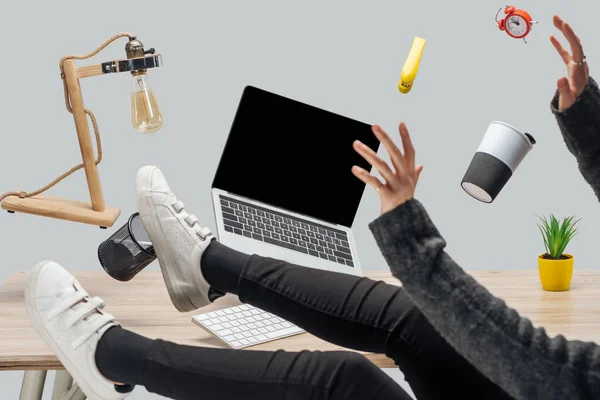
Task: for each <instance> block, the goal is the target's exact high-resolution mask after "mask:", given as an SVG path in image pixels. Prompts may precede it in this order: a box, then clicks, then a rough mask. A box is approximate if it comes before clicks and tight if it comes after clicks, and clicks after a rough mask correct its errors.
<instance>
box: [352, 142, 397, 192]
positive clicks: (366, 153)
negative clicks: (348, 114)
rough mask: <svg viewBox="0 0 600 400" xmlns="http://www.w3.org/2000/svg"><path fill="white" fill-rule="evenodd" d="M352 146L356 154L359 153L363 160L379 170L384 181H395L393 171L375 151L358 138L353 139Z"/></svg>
mask: <svg viewBox="0 0 600 400" xmlns="http://www.w3.org/2000/svg"><path fill="white" fill-rule="evenodd" d="M353 147H354V150H356V152H357V153H358V154H360V155H361V156H362V157H363V158H364V159H365V160H367V162H368V163H369V164H371V165H372V166H373V167H375V168H376V169H377V171H379V173H380V174H381V176H383V179H385V180H386V182H388V183H390V185H393V183H392V182H394V181H395V175H394V172H393V171H392V170H391V169H390V167H389V165H388V164H387V163H386V162H385V161H383V160H382V159H381V158H379V157H378V156H377V153H375V152H374V151H373V150H372V149H371V148H370V147H368V146H367V145H365V144H364V143H362V142H361V141H359V140H355V141H354V144H353Z"/></svg>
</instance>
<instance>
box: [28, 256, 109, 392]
mask: <svg viewBox="0 0 600 400" xmlns="http://www.w3.org/2000/svg"><path fill="white" fill-rule="evenodd" d="M49 262H50V261H42V262H40V263H38V264H36V266H35V267H33V269H32V270H31V271H29V272H28V273H27V276H26V277H25V280H26V282H27V289H26V290H25V307H26V309H27V314H29V318H30V319H31V322H32V323H33V326H34V328H35V330H36V331H37V333H38V334H39V335H40V337H41V338H42V339H43V340H44V342H46V344H47V345H48V346H49V347H50V348H51V349H52V351H54V353H55V354H56V357H57V358H58V360H59V361H60V362H61V364H62V365H63V366H64V367H65V369H66V370H67V372H68V373H69V374H70V375H71V376H72V377H73V380H74V381H75V382H76V383H77V385H78V386H79V388H80V389H81V390H82V391H83V393H85V395H86V396H87V398H88V400H105V399H104V398H103V397H101V396H100V395H98V394H97V393H96V392H95V391H94V389H92V386H91V385H90V384H88V382H87V380H86V379H85V377H84V376H83V374H81V372H80V369H79V368H78V367H77V366H76V365H74V364H73V363H72V362H71V360H70V359H69V357H67V356H66V355H65V354H64V353H63V352H62V350H61V348H60V346H59V345H58V344H57V343H56V342H55V341H54V338H53V337H52V335H50V333H49V332H48V330H47V329H46V327H45V326H44V324H43V323H42V321H41V319H40V317H39V314H38V312H37V309H36V308H35V304H34V297H35V293H34V291H35V288H36V287H37V278H38V276H39V272H40V270H41V269H42V267H43V266H44V265H46V264H48V263H49Z"/></svg>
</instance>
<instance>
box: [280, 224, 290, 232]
mask: <svg viewBox="0 0 600 400" xmlns="http://www.w3.org/2000/svg"><path fill="white" fill-rule="evenodd" d="M280 225H281V229H285V230H286V231H287V230H288V229H290V226H289V225H288V224H280Z"/></svg>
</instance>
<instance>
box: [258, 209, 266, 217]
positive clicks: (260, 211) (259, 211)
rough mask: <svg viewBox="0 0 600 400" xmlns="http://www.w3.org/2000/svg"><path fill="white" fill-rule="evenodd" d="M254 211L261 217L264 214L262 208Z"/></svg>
mask: <svg viewBox="0 0 600 400" xmlns="http://www.w3.org/2000/svg"><path fill="white" fill-rule="evenodd" d="M256 213H257V214H258V215H260V216H261V217H264V216H265V212H264V211H263V210H256Z"/></svg>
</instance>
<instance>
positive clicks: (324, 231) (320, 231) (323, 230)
mask: <svg viewBox="0 0 600 400" xmlns="http://www.w3.org/2000/svg"><path fill="white" fill-rule="evenodd" d="M319 233H320V234H321V235H325V234H327V231H326V230H325V229H323V228H319Z"/></svg>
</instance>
